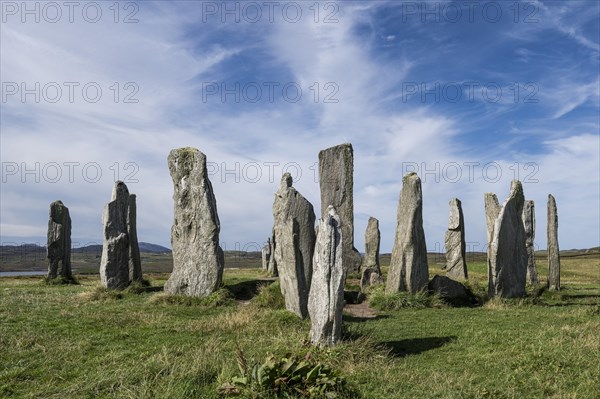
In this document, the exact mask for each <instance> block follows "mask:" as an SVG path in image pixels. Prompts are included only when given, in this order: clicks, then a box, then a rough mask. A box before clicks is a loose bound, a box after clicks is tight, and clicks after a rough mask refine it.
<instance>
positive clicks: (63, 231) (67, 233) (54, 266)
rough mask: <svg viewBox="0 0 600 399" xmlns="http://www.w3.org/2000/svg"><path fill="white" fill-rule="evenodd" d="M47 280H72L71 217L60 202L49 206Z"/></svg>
mask: <svg viewBox="0 0 600 399" xmlns="http://www.w3.org/2000/svg"><path fill="white" fill-rule="evenodd" d="M46 250H47V255H48V278H49V279H53V278H56V277H58V276H60V277H62V278H64V279H67V280H72V279H73V275H72V272H71V216H70V215H69V208H67V207H66V206H64V204H63V203H62V202H61V201H54V202H53V203H51V204H50V217H49V220H48V245H47V246H46Z"/></svg>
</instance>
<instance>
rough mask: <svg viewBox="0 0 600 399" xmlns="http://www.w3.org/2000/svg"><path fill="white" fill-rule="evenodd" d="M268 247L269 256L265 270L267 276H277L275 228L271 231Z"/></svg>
mask: <svg viewBox="0 0 600 399" xmlns="http://www.w3.org/2000/svg"><path fill="white" fill-rule="evenodd" d="M270 248H271V249H270V252H271V256H270V258H269V263H268V265H267V271H268V273H269V276H271V277H278V276H279V272H278V271H277V262H276V261H275V229H273V233H272V235H271V243H270Z"/></svg>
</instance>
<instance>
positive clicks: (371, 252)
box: [360, 217, 383, 291]
mask: <svg viewBox="0 0 600 399" xmlns="http://www.w3.org/2000/svg"><path fill="white" fill-rule="evenodd" d="M380 243H381V233H380V232H379V220H377V219H375V218H374V217H370V218H369V222H368V224H367V230H366V231H365V257H364V258H363V266H362V269H363V271H362V278H361V280H360V288H361V291H364V290H365V288H367V287H370V286H372V285H376V284H379V283H381V282H383V279H382V275H381V268H380V264H379V246H380Z"/></svg>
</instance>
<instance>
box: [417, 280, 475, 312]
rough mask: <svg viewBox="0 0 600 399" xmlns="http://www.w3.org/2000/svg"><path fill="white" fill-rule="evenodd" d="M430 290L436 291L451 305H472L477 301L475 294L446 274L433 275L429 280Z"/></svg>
mask: <svg viewBox="0 0 600 399" xmlns="http://www.w3.org/2000/svg"><path fill="white" fill-rule="evenodd" d="M428 289H429V291H430V292H433V293H437V294H439V295H440V297H441V298H442V299H444V300H445V301H446V302H449V303H451V304H453V305H473V304H475V303H477V298H475V295H473V293H472V292H471V291H470V290H469V289H468V288H467V287H465V286H464V285H463V284H461V283H460V282H458V281H456V280H452V279H451V278H449V277H446V276H434V277H433V278H432V279H431V281H430V282H429V285H428Z"/></svg>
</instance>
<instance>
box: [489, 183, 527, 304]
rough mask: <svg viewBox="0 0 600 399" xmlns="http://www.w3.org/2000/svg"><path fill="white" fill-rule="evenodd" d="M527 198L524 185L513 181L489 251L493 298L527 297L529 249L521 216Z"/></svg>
mask: <svg viewBox="0 0 600 399" xmlns="http://www.w3.org/2000/svg"><path fill="white" fill-rule="evenodd" d="M524 202H525V197H524V196H523V187H522V186H521V182H520V181H518V180H513V181H512V185H511V188H510V194H509V196H508V198H507V199H506V200H505V201H504V204H503V205H502V209H501V210H500V214H499V215H498V219H496V222H495V223H494V235H493V238H492V244H491V251H490V268H491V283H490V285H489V286H488V294H489V296H490V297H493V296H500V297H502V298H515V297H522V296H524V295H525V283H526V277H527V248H526V247H525V228H524V226H523V220H522V214H523V204H524Z"/></svg>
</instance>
